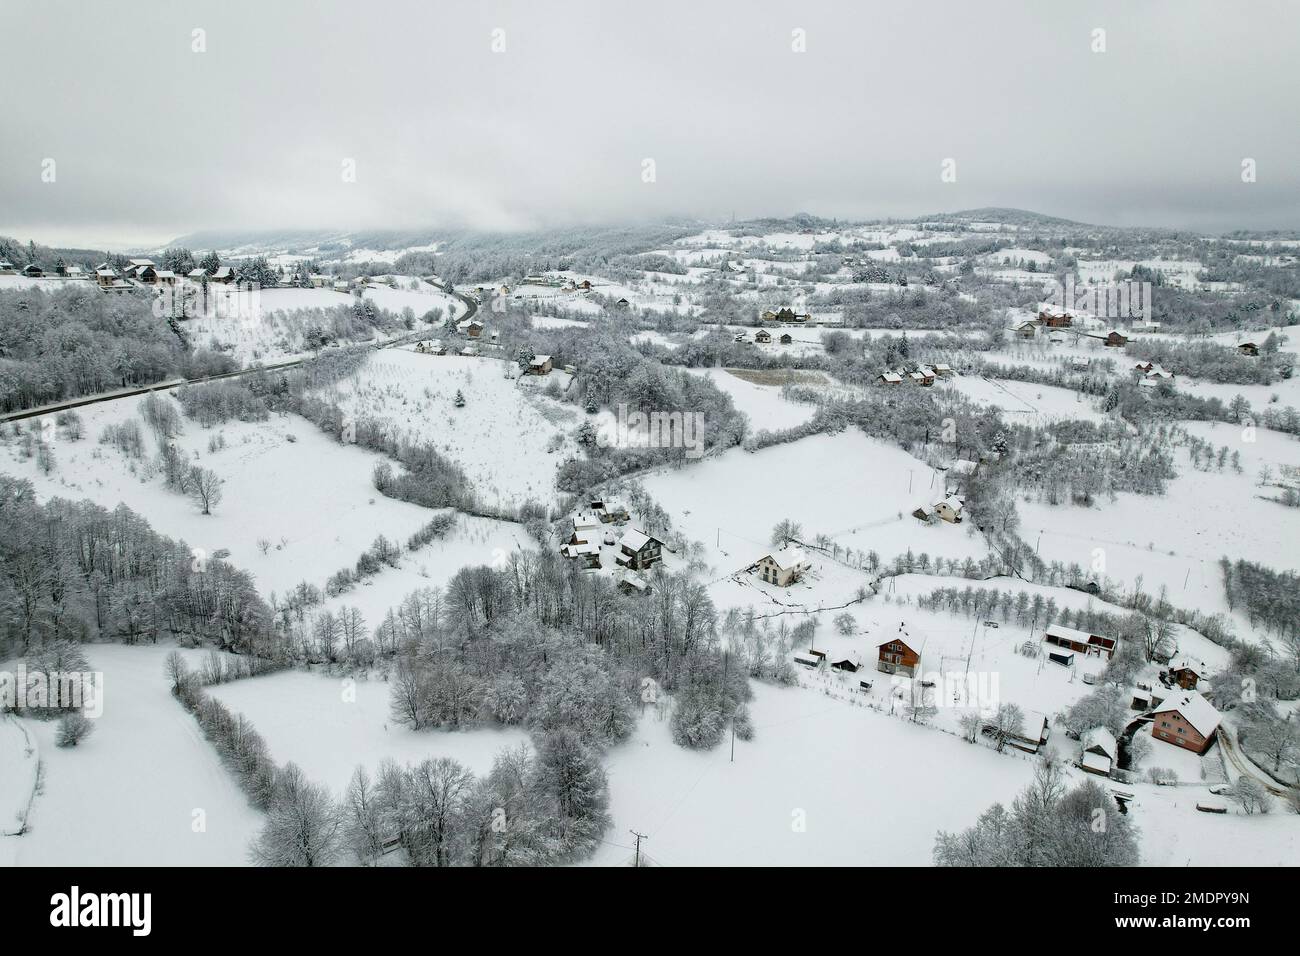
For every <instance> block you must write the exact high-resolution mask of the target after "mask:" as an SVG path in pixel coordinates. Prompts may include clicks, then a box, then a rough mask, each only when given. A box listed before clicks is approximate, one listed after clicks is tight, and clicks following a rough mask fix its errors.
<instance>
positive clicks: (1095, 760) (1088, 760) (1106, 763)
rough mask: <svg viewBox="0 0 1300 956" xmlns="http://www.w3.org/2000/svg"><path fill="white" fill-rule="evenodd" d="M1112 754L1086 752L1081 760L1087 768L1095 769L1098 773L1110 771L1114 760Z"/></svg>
mask: <svg viewBox="0 0 1300 956" xmlns="http://www.w3.org/2000/svg"><path fill="white" fill-rule="evenodd" d="M1114 759H1115V758H1113V757H1111V756H1102V755H1101V754H1094V753H1085V754H1084V755H1083V760H1082V761H1080V762H1081V763H1082V764H1083V766H1084V768H1085V769H1087V770H1094V771H1096V772H1097V773H1105V774H1108V773H1110V767H1111V764H1112V763H1113V762H1114Z"/></svg>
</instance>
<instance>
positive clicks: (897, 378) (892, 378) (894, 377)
mask: <svg viewBox="0 0 1300 956" xmlns="http://www.w3.org/2000/svg"><path fill="white" fill-rule="evenodd" d="M880 377H881V378H883V379H884V380H885V381H886V382H901V381H902V380H903V376H901V375H899V374H898V373H897V372H885V373H883V374H882V375H881V376H880Z"/></svg>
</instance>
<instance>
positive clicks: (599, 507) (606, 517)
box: [587, 498, 632, 524]
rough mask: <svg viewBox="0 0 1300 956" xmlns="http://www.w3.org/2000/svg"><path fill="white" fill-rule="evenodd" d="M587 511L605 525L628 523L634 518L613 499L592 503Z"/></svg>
mask: <svg viewBox="0 0 1300 956" xmlns="http://www.w3.org/2000/svg"><path fill="white" fill-rule="evenodd" d="M587 511H588V512H590V513H591V514H593V515H595V516H596V517H597V518H599V519H600V520H601V522H602V523H603V524H609V523H611V522H621V521H627V520H628V519H629V518H631V517H632V516H631V515H630V514H628V511H627V507H626V506H625V505H624V504H623V503H622V502H620V501H616V500H614V499H613V498H608V499H606V500H604V501H593V502H590V503H589V504H588V505H587Z"/></svg>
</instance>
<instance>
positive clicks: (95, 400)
mask: <svg viewBox="0 0 1300 956" xmlns="http://www.w3.org/2000/svg"><path fill="white" fill-rule="evenodd" d="M443 291H444V292H448V294H449V295H453V296H455V297H456V298H457V299H460V301H461V302H463V303H465V314H464V315H462V316H461V317H460V318H459V319H458V320H457V321H459V322H463V321H465V320H466V319H469V318H472V317H473V316H474V315H475V314H476V313H477V312H478V302H477V301H476V300H475V299H473V298H472V297H470V296H467V295H462V294H461V293H459V292H456V291H452V290H447V289H444V290H443ZM426 334H428V333H427V332H421V333H418V334H416V333H412V334H410V335H402V336H398V337H397V338H392V339H388V340H387V341H385V342H381V343H379V344H378V345H371V346H370V348H372V349H376V350H378V349H387V348H392V347H393V346H395V345H404V344H406V343H407V342H409V341H412V340H413V339H418V338H420V337H421V336H423V335H426ZM313 357H314V356H313ZM306 361H308V359H307V358H297V359H290V360H289V361H286V362H275V363H273V364H271V365H253V366H250V367H248V368H243V369H237V370H235V371H233V372H218V373H217V374H216V375H204V376H202V377H200V378H180V379H173V380H171V381H166V382H156V383H154V384H153V385H141V386H139V387H138V388H124V389H121V390H118V391H114V392H104V393H101V394H99V395H84V396H82V397H80V398H73V399H69V400H67V401H65V402H58V403H56V404H54V405H42V406H41V407H40V408H24V409H22V410H21V411H17V412H7V413H6V414H4V415H0V422H17V421H22V420H24V419H27V418H40V417H41V416H43V415H56V414H58V413H59V412H64V411H68V410H70V409H73V408H81V407H82V406H84V405H97V404H99V403H100V402H114V401H117V400H118V399H120V398H131V397H133V396H135V395H147V394H148V393H149V392H164V391H168V390H170V389H173V388H180V387H181V386H182V385H200V384H202V383H204V382H216V381H219V380H221V379H223V378H239V377H240V376H242V375H252V374H254V373H256V372H274V371H276V370H278V369H285V368H297V367H298V366H299V365H302V364H303V362H306Z"/></svg>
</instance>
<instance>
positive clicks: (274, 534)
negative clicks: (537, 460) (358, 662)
mask: <svg viewBox="0 0 1300 956" xmlns="http://www.w3.org/2000/svg"><path fill="white" fill-rule="evenodd" d="M162 394H163V395H164V396H166V395H167V393H162ZM163 400H164V401H168V402H172V401H173V399H172V398H170V397H164V398H163ZM143 401H144V398H143V397H135V398H126V399H122V400H119V401H115V402H105V403H103V404H99V405H91V406H88V407H87V408H85V409H84V410H83V411H82V417H83V419H84V422H85V438H84V439H82V440H81V441H60V442H58V443H57V444H56V445H55V446H54V459H55V462H56V465H55V470H54V471H53V472H52V473H51V474H48V475H47V474H44V473H43V472H42V471H41V469H40V468H39V467H37V463H36V462H35V460H34V459H25V458H23V457H22V456H21V454H20V451H19V449H18V446H17V445H16V444H4V445H0V467H3V469H4V470H5V471H7V472H9V473H11V474H14V475H17V476H20V477H23V478H26V479H28V480H30V481H31V482H32V483H33V485H34V486H35V488H36V491H37V493H38V495H40V496H42V497H54V496H58V497H62V498H88V499H90V500H91V501H94V502H96V503H98V504H100V505H102V506H103V507H105V508H107V509H110V510H111V509H113V508H115V507H117V505H118V504H119V503H120V504H125V505H126V506H127V507H128V508H131V509H132V510H133V511H136V512H137V513H139V514H141V515H143V516H144V517H145V518H146V519H148V520H149V522H150V524H151V525H153V527H154V528H155V529H156V530H158V531H159V532H161V533H163V534H166V535H168V536H170V537H172V538H174V539H177V540H183V541H185V542H186V543H187V544H189V545H190V547H191V548H196V549H199V550H200V551H201V552H202V553H203V555H213V554H215V553H217V552H218V551H223V550H224V551H227V552H229V555H230V557H229V560H230V561H231V562H232V563H233V564H235V565H236V566H237V567H240V568H243V569H244V570H247V571H249V572H250V573H252V575H253V577H254V579H255V582H256V584H257V587H258V590H259V591H260V592H261V593H262V594H263V596H266V597H269V596H270V595H271V594H272V593H278V594H281V595H283V594H284V593H285V592H286V591H288V590H289V589H290V588H293V587H294V586H296V585H297V584H298V583H300V582H302V581H307V582H309V583H312V584H315V585H316V586H317V587H320V586H322V585H323V584H324V581H325V579H326V578H327V577H329V575H331V574H333V573H334V572H335V571H338V570H339V569H340V568H341V567H345V566H350V565H351V564H352V563H353V562H355V561H356V559H357V558H358V557H359V556H360V555H361V553H362V552H363V551H365V550H366V549H367V548H369V547H370V545H371V543H372V542H373V541H374V539H375V537H376V536H377V535H380V534H382V535H384V536H386V537H387V538H389V539H390V540H392V541H395V542H398V543H400V544H405V542H406V539H407V538H408V537H409V536H410V534H411V533H412V532H413V531H415V530H416V529H418V528H419V527H420V526H421V525H423V524H425V523H426V522H427V521H429V519H430V518H431V517H432V515H433V512H430V511H429V510H428V509H425V508H421V507H419V506H418V505H413V504H408V503H406V502H404V501H397V500H395V499H392V498H386V497H384V496H383V495H381V494H379V492H377V491H376V490H375V489H374V486H373V483H372V480H371V476H372V472H373V471H374V468H375V466H376V465H377V464H378V463H379V462H381V461H383V460H384V459H383V458H382V456H380V455H378V454H376V453H374V452H370V451H366V450H364V449H360V448H357V447H354V446H348V445H344V444H340V443H339V442H338V441H337V440H336V439H334V438H331V437H330V436H328V435H326V434H324V433H323V432H321V431H320V430H319V429H318V428H316V427H315V426H314V425H313V424H311V423H310V422H308V421H307V420H305V419H303V418H299V417H297V416H294V415H289V416H285V417H273V418H270V419H268V420H267V421H264V422H238V421H230V422H227V423H225V424H224V425H221V426H218V427H214V428H211V429H204V428H202V427H201V426H199V425H198V424H196V423H195V422H193V421H191V420H188V419H183V430H182V432H181V434H180V435H178V436H177V437H176V438H175V439H174V440H175V442H176V443H177V445H178V446H179V447H180V448H181V449H183V450H184V452H185V455H186V457H187V458H189V459H191V460H193V461H194V462H196V463H198V464H201V465H202V466H203V467H205V468H209V469H211V470H213V471H215V472H216V473H217V474H218V475H219V476H220V477H221V478H222V480H223V481H224V487H223V499H222V501H221V502H220V503H219V504H218V505H217V506H216V507H215V508H214V509H213V513H212V514H210V515H204V514H202V513H201V509H200V508H199V507H198V506H197V505H196V504H195V503H194V502H193V501H192V500H190V499H189V498H186V497H184V496H182V495H180V494H177V493H175V492H171V491H167V490H166V489H165V487H164V486H163V479H162V476H161V474H160V473H159V472H158V470H157V467H156V465H155V464H154V463H153V461H152V458H153V457H154V456H155V454H156V448H155V447H154V445H155V444H156V443H155V442H154V438H153V436H152V434H150V433H149V430H148V428H147V426H145V424H144V421H143V419H142V418H141V416H140V414H139V408H140V406H141V404H142V403H143ZM125 421H137V422H139V423H140V426H141V428H142V429H143V430H144V432H145V440H144V444H145V457H144V458H141V459H135V458H131V457H129V456H127V455H125V454H123V453H122V452H120V451H119V450H118V449H117V448H116V447H115V446H113V445H107V444H101V443H99V441H98V437H99V435H100V434H101V433H102V432H103V430H104V429H105V428H107V427H109V426H111V425H117V424H121V423H122V422H125ZM217 435H220V436H221V437H222V438H223V439H224V440H225V447H224V448H220V449H217V450H215V451H214V450H211V449H210V448H209V444H208V443H209V441H210V439H212V438H213V437H215V436H217ZM516 529H517V526H515V525H511V524H508V523H506V522H499V521H493V520H491V519H487V518H476V517H465V516H462V517H461V518H459V519H458V522H457V526H456V529H455V531H454V532H453V534H452V535H451V536H450V537H448V538H447V539H444V540H442V541H437V542H434V543H432V544H430V545H427V546H425V547H424V548H422V549H421V550H420V551H419V552H417V553H414V554H408V555H407V556H406V557H405V558H404V559H403V562H404V567H405V568H406V569H407V571H406V572H405V574H404V575H403V572H401V571H394V572H392V573H393V575H394V578H395V579H398V580H400V581H402V585H401V586H405V585H406V584H414V582H415V581H416V580H424V579H423V577H422V576H420V575H419V574H418V571H419V569H420V568H421V567H424V568H425V570H426V572H428V573H430V574H438V575H443V574H449V573H451V572H453V571H454V570H456V569H458V568H459V567H460V566H462V565H463V564H466V563H478V562H482V563H488V562H490V561H491V560H492V556H493V555H494V554H496V553H498V552H499V551H500V552H508V551H510V550H513V549H514V548H515V547H516V546H517V542H518V540H519V538H518V535H517V534H516ZM261 542H266V544H267V547H266V549H265V550H263V548H262V547H261V544H260V543H261ZM380 577H381V578H382V577H383V576H382V575H381V576H380ZM372 580H377V579H372ZM395 586H397V584H396V581H395V582H393V583H392V584H391V585H390V584H388V583H385V585H384V586H383V587H382V588H381V591H377V592H375V593H391V588H392V587H395ZM367 591H368V586H362V588H360V589H359V590H358V591H355V592H352V593H351V594H350V595H349V598H348V600H349V603H350V604H355V603H356V600H358V599H360V596H361V595H364V594H366V593H367ZM366 603H369V602H366ZM387 606H390V605H384V606H382V607H381V606H373V610H374V611H375V612H376V613H379V612H382V611H383V610H385V609H386V607H387Z"/></svg>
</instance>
